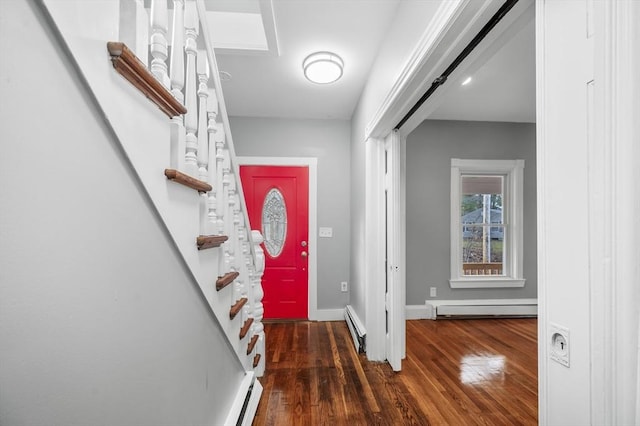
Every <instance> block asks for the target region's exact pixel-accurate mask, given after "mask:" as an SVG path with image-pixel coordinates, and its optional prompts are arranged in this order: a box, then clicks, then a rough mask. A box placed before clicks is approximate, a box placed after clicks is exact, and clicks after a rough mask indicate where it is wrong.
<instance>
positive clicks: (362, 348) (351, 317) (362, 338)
mask: <svg viewBox="0 0 640 426" xmlns="http://www.w3.org/2000/svg"><path fill="white" fill-rule="evenodd" d="M344 320H345V321H346V322H347V327H349V332H350V333H351V337H352V338H353V344H354V345H355V347H356V351H358V353H361V354H362V353H365V352H366V351H367V345H366V343H367V332H366V330H365V328H364V325H363V324H362V322H361V321H360V318H358V315H357V314H356V312H355V311H354V310H353V308H352V307H351V305H347V307H346V308H345V309H344Z"/></svg>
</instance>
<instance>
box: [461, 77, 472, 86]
mask: <svg viewBox="0 0 640 426" xmlns="http://www.w3.org/2000/svg"><path fill="white" fill-rule="evenodd" d="M471 80H472V78H471V77H467V78H466V79H465V80H464V81H463V82H462V85H463V86H466V85H467V84H469V83H471Z"/></svg>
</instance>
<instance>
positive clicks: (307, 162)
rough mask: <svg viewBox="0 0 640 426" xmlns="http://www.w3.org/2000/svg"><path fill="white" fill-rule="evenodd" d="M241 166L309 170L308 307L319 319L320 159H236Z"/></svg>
mask: <svg viewBox="0 0 640 426" xmlns="http://www.w3.org/2000/svg"><path fill="white" fill-rule="evenodd" d="M236 159H237V161H238V167H240V166H293V167H296V166H297V167H307V168H308V169H309V223H308V227H309V250H308V252H309V257H308V259H309V265H308V268H307V273H308V274H309V279H308V295H309V296H308V299H309V300H308V305H307V311H308V316H309V319H310V320H313V321H319V320H321V318H318V240H317V238H318V235H317V227H318V159H317V158H316V157H245V156H238V157H236Z"/></svg>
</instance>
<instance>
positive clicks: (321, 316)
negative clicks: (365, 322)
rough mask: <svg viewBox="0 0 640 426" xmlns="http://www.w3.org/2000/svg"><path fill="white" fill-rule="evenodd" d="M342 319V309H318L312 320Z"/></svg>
mask: <svg viewBox="0 0 640 426" xmlns="http://www.w3.org/2000/svg"><path fill="white" fill-rule="evenodd" d="M342 319H344V309H341V308H338V309H318V310H316V314H315V318H313V320H314V321H340V320H342Z"/></svg>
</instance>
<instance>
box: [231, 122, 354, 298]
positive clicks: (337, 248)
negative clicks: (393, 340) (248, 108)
mask: <svg viewBox="0 0 640 426" xmlns="http://www.w3.org/2000/svg"><path fill="white" fill-rule="evenodd" d="M230 121H231V134H232V135H233V142H234V144H235V148H236V154H237V155H239V156H257V157H314V158H317V159H318V226H319V227H330V228H333V237H332V238H317V241H318V248H317V250H318V251H317V255H318V268H317V269H318V299H317V300H318V309H342V308H344V307H345V306H346V305H347V303H349V293H348V292H347V293H343V292H341V290H340V282H341V281H349V260H350V252H349V247H350V241H349V237H350V229H349V228H350V225H351V224H350V223H349V213H350V211H349V198H350V185H349V182H350V176H349V159H350V149H349V148H350V147H349V134H350V130H351V129H350V124H349V122H348V121H346V120H297V119H292V120H288V119H277V118H250V117H231V119H230ZM309 232H316V233H317V230H311V229H310V230H309Z"/></svg>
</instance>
